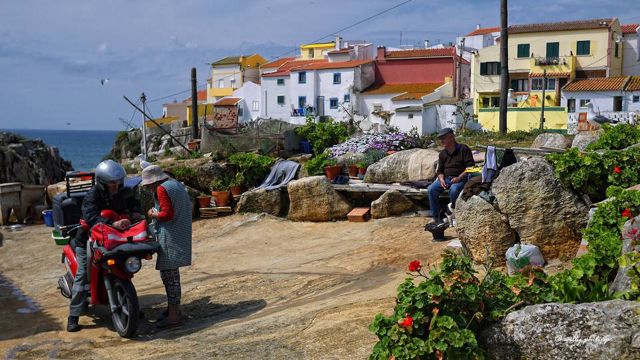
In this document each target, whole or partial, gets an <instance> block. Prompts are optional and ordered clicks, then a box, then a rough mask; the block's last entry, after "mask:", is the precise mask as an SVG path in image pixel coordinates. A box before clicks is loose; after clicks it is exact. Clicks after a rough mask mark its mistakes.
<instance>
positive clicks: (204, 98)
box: [182, 89, 207, 103]
mask: <svg viewBox="0 0 640 360" xmlns="http://www.w3.org/2000/svg"><path fill="white" fill-rule="evenodd" d="M198 101H207V90H206V89H205V90H199V91H198ZM182 102H186V103H190V102H191V96H189V97H188V98H186V99H184V100H183V101H182Z"/></svg>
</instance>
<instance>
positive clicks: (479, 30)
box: [456, 24, 500, 61]
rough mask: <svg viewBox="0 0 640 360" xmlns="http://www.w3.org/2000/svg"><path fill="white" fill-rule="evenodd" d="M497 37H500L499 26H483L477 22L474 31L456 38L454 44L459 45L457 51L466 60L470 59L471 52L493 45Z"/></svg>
mask: <svg viewBox="0 0 640 360" xmlns="http://www.w3.org/2000/svg"><path fill="white" fill-rule="evenodd" d="M498 37H500V28H499V27H489V28H483V27H480V24H478V25H476V29H475V30H474V31H472V32H470V33H468V34H467V35H465V36H461V37H458V38H457V39H456V44H457V45H458V46H459V47H458V49H459V52H458V53H459V54H460V55H461V56H462V57H463V58H464V59H466V60H467V61H471V52H473V51H477V50H480V49H482V48H486V47H489V46H493V45H495V44H496V39H497V38H498Z"/></svg>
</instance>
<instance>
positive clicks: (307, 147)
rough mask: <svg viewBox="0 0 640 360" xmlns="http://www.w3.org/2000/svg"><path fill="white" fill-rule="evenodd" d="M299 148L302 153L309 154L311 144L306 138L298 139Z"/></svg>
mask: <svg viewBox="0 0 640 360" xmlns="http://www.w3.org/2000/svg"><path fill="white" fill-rule="evenodd" d="M300 148H301V149H302V153H303V154H311V144H310V143H309V142H308V141H307V140H301V141H300Z"/></svg>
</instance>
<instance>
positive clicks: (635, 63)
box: [622, 30, 640, 75]
mask: <svg viewBox="0 0 640 360" xmlns="http://www.w3.org/2000/svg"><path fill="white" fill-rule="evenodd" d="M638 32H639V33H640V30H639V31H638ZM639 39H640V36H639V35H638V33H635V34H625V35H624V41H623V43H624V54H623V57H622V73H623V74H624V75H640V51H639V49H638V43H639V42H640V41H639Z"/></svg>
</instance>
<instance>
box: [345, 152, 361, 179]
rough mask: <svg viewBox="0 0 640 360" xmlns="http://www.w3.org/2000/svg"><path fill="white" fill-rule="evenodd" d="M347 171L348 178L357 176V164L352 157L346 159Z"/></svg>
mask: <svg viewBox="0 0 640 360" xmlns="http://www.w3.org/2000/svg"><path fill="white" fill-rule="evenodd" d="M347 171H348V172H349V176H350V177H356V176H358V162H357V160H356V159H355V158H354V157H353V156H349V157H347Z"/></svg>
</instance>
